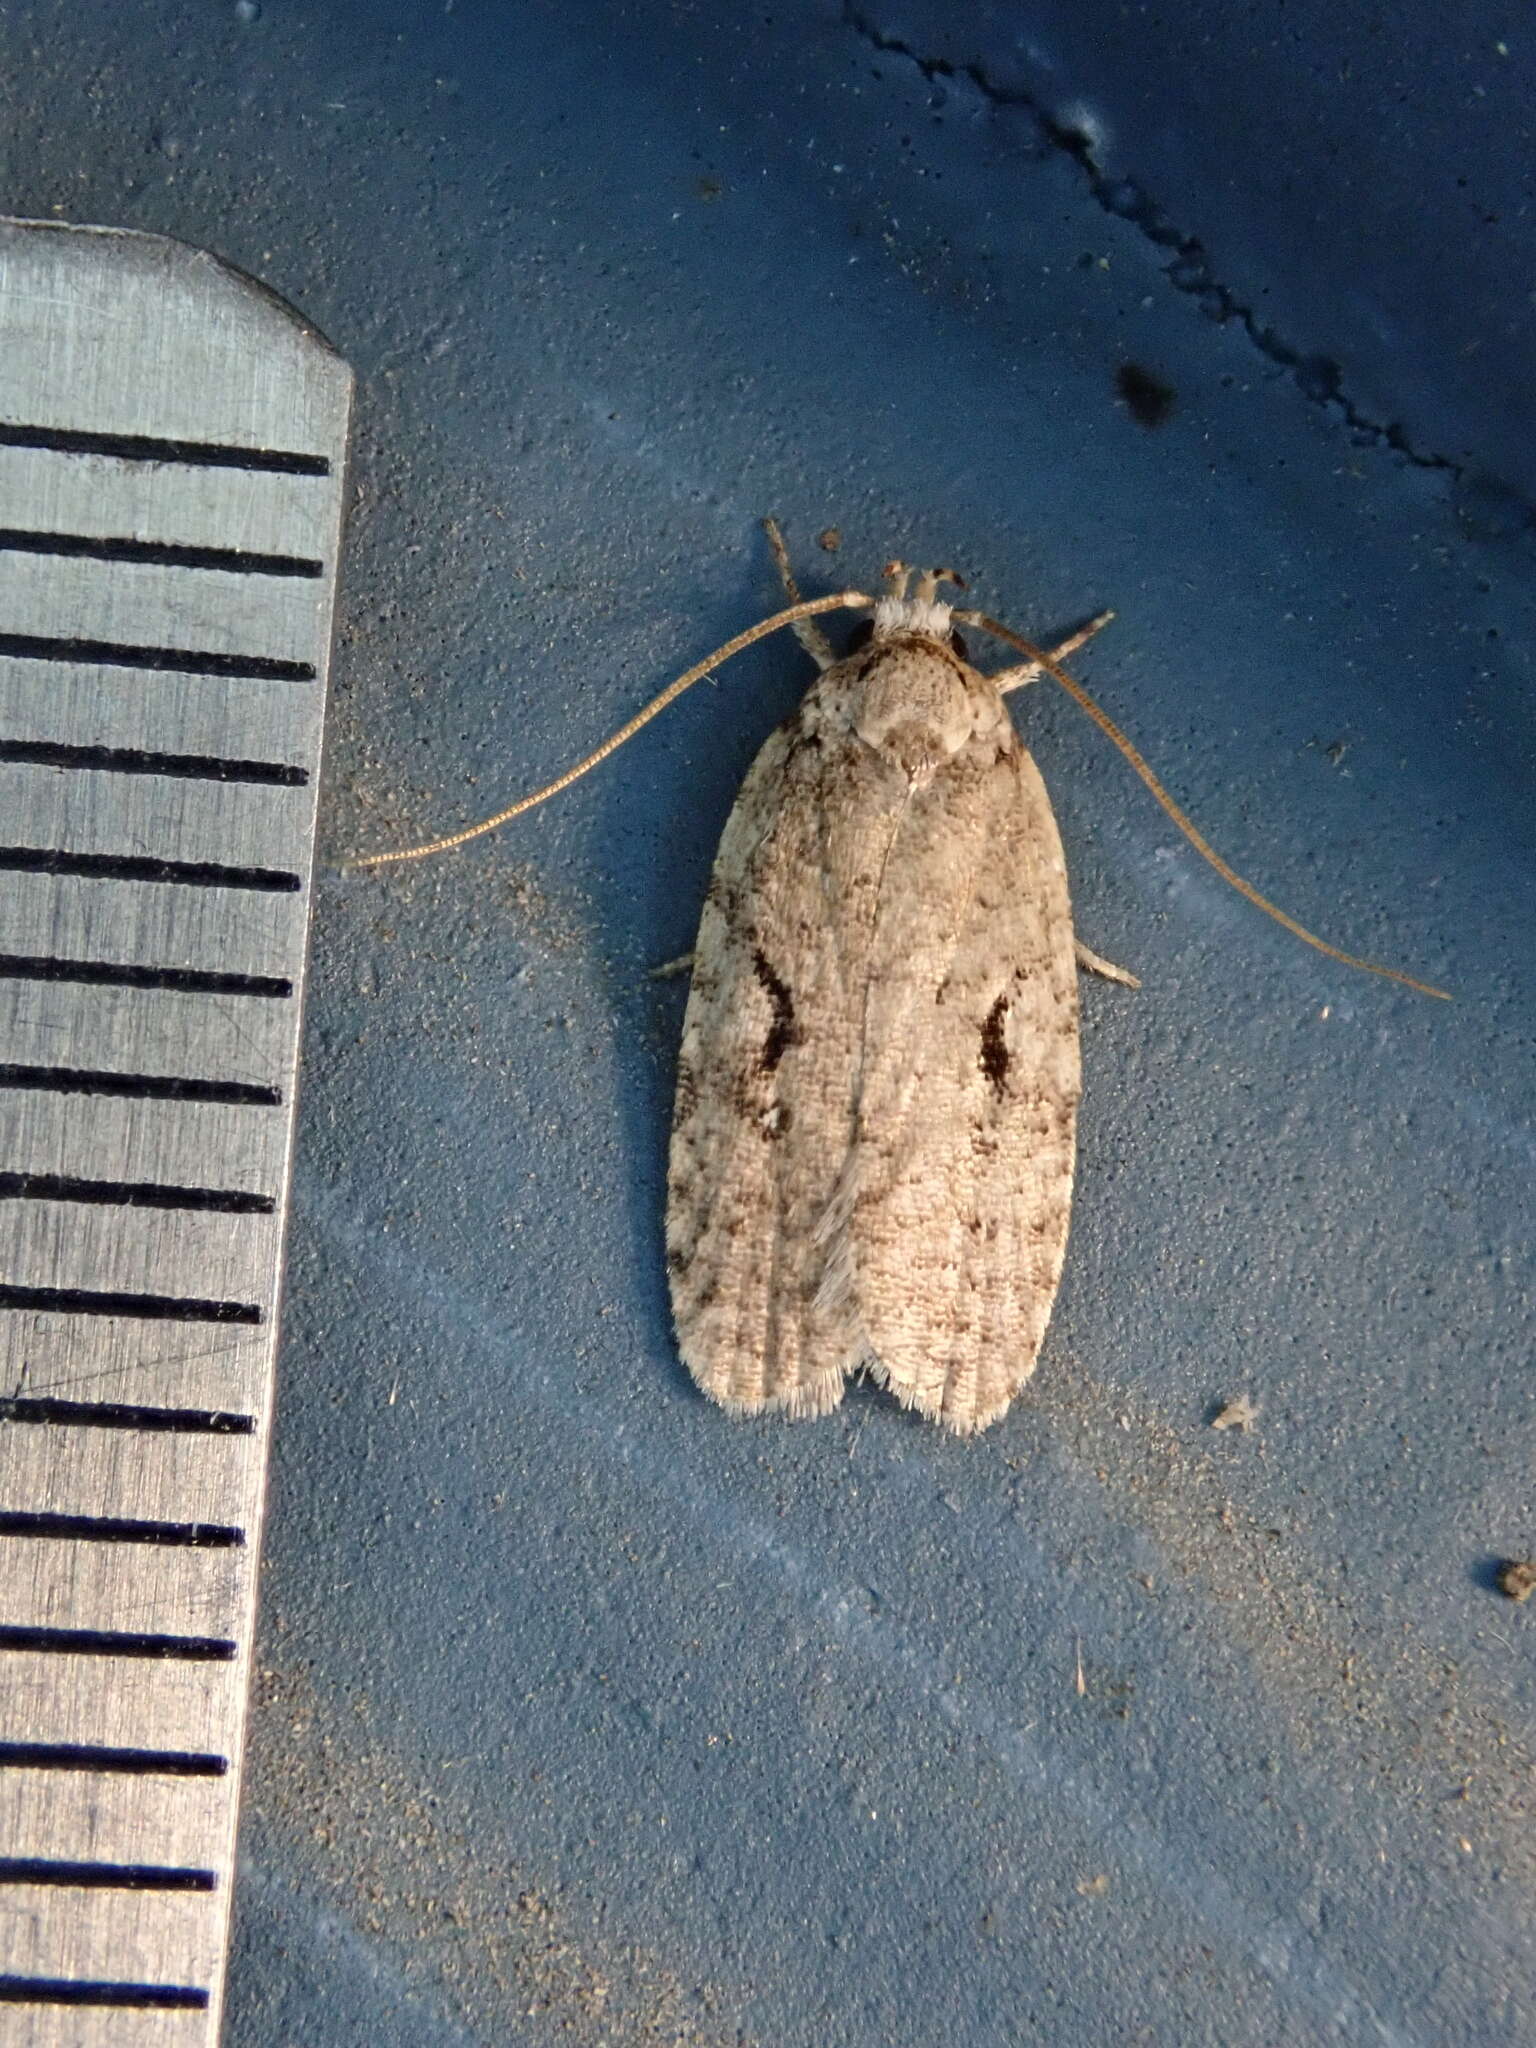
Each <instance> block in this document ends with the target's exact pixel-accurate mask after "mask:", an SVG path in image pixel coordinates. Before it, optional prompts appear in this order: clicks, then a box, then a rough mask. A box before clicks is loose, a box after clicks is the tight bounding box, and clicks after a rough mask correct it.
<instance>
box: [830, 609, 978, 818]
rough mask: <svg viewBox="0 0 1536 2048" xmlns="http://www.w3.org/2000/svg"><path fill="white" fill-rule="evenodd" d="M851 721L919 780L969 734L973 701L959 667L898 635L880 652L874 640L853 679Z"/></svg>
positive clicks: (869, 743) (935, 650)
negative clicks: (897, 639) (855, 684)
mask: <svg viewBox="0 0 1536 2048" xmlns="http://www.w3.org/2000/svg"><path fill="white" fill-rule="evenodd" d="M926 609H929V610H934V611H944V610H945V609H946V607H944V606H943V605H934V606H930V607H926ZM853 726H854V730H855V731H856V732H857V733H858V735H859V738H860V739H861V740H863V741H864V743H865V745H866V746H870V747H873V748H874V749H875V751H876V752H877V753H880V754H884V755H885V757H886V758H887V760H889V761H890V762H891V763H892V764H893V765H894V766H896V767H899V768H900V769H901V771H902V773H903V774H904V775H906V776H907V777H908V779H909V780H910V781H912V782H914V783H918V784H923V783H926V782H927V781H928V780H929V779H930V777H931V776H932V774H933V771H934V770H935V769H936V768H937V767H939V766H940V764H941V763H942V762H944V761H947V760H948V759H949V757H950V755H951V754H955V753H958V752H959V750H960V749H961V748H962V747H963V746H964V745H965V744H966V742H967V741H968V740H969V739H970V737H971V735H972V733H973V732H974V731H975V728H976V706H975V705H974V703H973V702H972V699H971V693H970V691H969V690H968V689H967V687H966V681H965V672H964V670H963V669H961V668H960V667H959V666H958V664H957V663H956V662H955V661H954V660H953V659H952V658H951V657H950V656H948V655H946V654H942V653H940V651H939V649H938V648H937V647H934V648H932V649H931V650H930V649H928V648H926V647H924V646H923V645H922V643H921V642H913V641H911V640H904V641H902V642H901V643H899V644H898V645H897V646H894V647H888V648H886V649H885V650H884V651H883V652H882V651H881V650H880V648H879V646H878V643H877V646H876V650H875V658H874V659H873V660H868V659H867V658H866V663H865V667H864V671H863V674H862V676H861V677H860V680H859V686H858V694H857V696H856V698H855V701H854V705H853Z"/></svg>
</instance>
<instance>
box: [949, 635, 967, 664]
mask: <svg viewBox="0 0 1536 2048" xmlns="http://www.w3.org/2000/svg"><path fill="white" fill-rule="evenodd" d="M949 644H950V646H951V648H953V650H954V652H955V653H956V654H958V655H959V657H960V659H961V660H962V661H969V660H970V658H971V650H970V649H969V647H967V646H966V644H965V641H964V639H963V638H962V636H961V635H960V634H959V633H957V632H955V630H954V628H953V627H951V628H950V634H949Z"/></svg>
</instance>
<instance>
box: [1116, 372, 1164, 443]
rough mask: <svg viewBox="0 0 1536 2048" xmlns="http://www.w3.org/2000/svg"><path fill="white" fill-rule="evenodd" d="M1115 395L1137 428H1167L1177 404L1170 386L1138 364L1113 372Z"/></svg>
mask: <svg viewBox="0 0 1536 2048" xmlns="http://www.w3.org/2000/svg"><path fill="white" fill-rule="evenodd" d="M1115 392H1116V395H1117V396H1118V398H1119V400H1120V403H1121V404H1122V405H1123V406H1124V407H1125V409H1126V411H1127V412H1128V413H1129V414H1130V416H1131V418H1132V419H1133V420H1134V421H1135V422H1136V424H1137V426H1138V427H1148V428H1151V427H1165V426H1167V424H1168V422H1169V420H1171V419H1172V418H1173V413H1174V407H1175V406H1176V405H1177V404H1178V402H1179V394H1178V392H1177V391H1175V390H1174V388H1173V386H1172V385H1171V384H1165V383H1164V382H1163V380H1162V378H1161V377H1155V376H1154V375H1153V374H1152V372H1151V371H1150V370H1144V369H1143V368H1142V366H1141V364H1140V363H1122V364H1121V365H1120V367H1119V369H1118V370H1116V372H1115Z"/></svg>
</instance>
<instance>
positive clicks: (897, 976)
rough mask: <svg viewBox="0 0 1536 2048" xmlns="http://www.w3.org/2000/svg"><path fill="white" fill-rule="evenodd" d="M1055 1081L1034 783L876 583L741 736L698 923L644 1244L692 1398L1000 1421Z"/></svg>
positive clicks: (1030, 1277)
mask: <svg viewBox="0 0 1536 2048" xmlns="http://www.w3.org/2000/svg"><path fill="white" fill-rule="evenodd" d="M1078 1086H1079V1083H1078V1049H1077V989H1076V971H1075V965H1074V959H1073V942H1072V923H1071V912H1070V907H1069V902H1068V896H1067V886H1066V872H1065V865H1064V863H1063V860H1062V854H1061V844H1060V839H1059V837H1058V834H1057V831H1056V826H1055V820H1054V818H1053V817H1052V814H1051V809H1050V804H1049V801H1048V800H1047V798H1046V794H1045V789H1044V786H1043V784H1042V783H1041V780H1040V777H1039V773H1038V771H1037V770H1036V768H1035V766H1034V763H1033V762H1032V761H1031V760H1030V758H1029V756H1028V754H1027V753H1026V752H1025V751H1024V749H1023V747H1022V746H1021V745H1020V743H1019V741H1018V739H1017V737H1016V735H1015V733H1014V731H1013V727H1012V724H1011V722H1010V720H1009V717H1008V713H1007V710H1006V707H1005V706H1004V704H1003V701H1002V698H1001V696H1000V695H999V692H998V690H997V689H996V687H995V686H994V685H993V684H992V683H990V682H989V681H988V680H987V679H986V678H985V677H983V676H982V675H980V674H979V673H978V672H977V671H976V670H975V669H973V668H971V667H970V666H969V665H968V664H967V663H966V662H965V661H964V660H962V659H961V658H960V656H959V655H958V654H957V653H956V652H955V650H954V648H953V647H952V645H951V644H950V636H949V614H948V610H947V607H945V606H942V605H939V604H936V603H934V602H932V601H931V598H928V597H925V596H923V594H922V593H921V591H920V596H919V599H917V600H913V601H911V602H908V601H906V600H904V599H901V600H898V599H893V598H890V597H887V598H885V599H883V600H881V602H880V604H879V606H878V607H877V608H876V620H875V631H874V636H873V638H872V640H871V642H870V644H869V645H868V646H867V647H866V648H864V649H862V650H861V651H860V652H859V653H858V654H856V655H853V656H851V657H850V658H849V659H847V660H845V661H842V662H838V663H835V664H834V665H833V666H832V667H830V668H829V669H827V671H826V672H825V674H824V675H823V676H822V677H821V679H820V681H819V682H817V683H816V684H815V685H814V686H813V688H812V689H811V690H810V692H809V693H808V695H807V696H806V698H805V700H804V701H803V703H802V704H801V706H800V708H799V710H798V711H797V712H796V713H795V714H794V715H793V716H792V717H791V718H790V719H789V720H788V721H787V722H786V724H785V725H784V726H782V727H781V728H780V729H779V731H778V732H777V733H775V734H774V735H773V737H772V738H771V739H770V740H769V741H768V743H767V745H766V746H765V747H764V748H763V750H762V752H761V753H760V754H759V756H758V758H757V761H756V762H755V763H754V765H753V767H752V770H751V772H750V773H749V775H748V777H747V780H746V782H745V784H744V785H743V788H742V791H741V794H740V796H739V797H738V799H737V802H736V805H735V808H734V809H733V811H732V813H731V817H730V820H729V822H728V824H727V826H726V829H725V833H724V836H723V838H722V841H721V847H720V852H719V856H718V858H717V860H716V864H715V870H714V876H713V879H712V881H711V884H710V889H709V897H708V901H707V903H706V906H705V910H704V915H703V920H702V922H701V925H700V930H699V942H698V947H697V950H696V954H695V965H694V983H693V988H692V991H691V993H690V998H689V1004H688V1014H687V1019H686V1022H685V1024H684V1031H683V1048H682V1058H681V1064H680V1070H679V1080H678V1094H677V1110H676V1117H675V1121H674V1128H673V1139H672V1157H671V1170H670V1175H669V1193H668V1218H667V1240H668V1254H669V1266H670V1273H671V1284H672V1298H673V1307H674V1313H675V1317H676V1321H677V1328H678V1336H679V1343H680V1348H681V1350H682V1354H683V1358H684V1361H685V1363H686V1364H687V1365H688V1368H689V1370H690V1371H691V1372H692V1373H693V1375H694V1377H695V1379H696V1380H697V1381H698V1382H699V1384H700V1386H701V1387H702V1388H703V1389H704V1391H705V1392H706V1393H708V1394H709V1395H710V1396H711V1397H712V1398H714V1399H715V1400H717V1401H719V1402H721V1403H722V1404H723V1405H724V1406H726V1407H727V1408H730V1409H732V1410H734V1411H736V1412H739V1413H753V1412H756V1411H758V1410H761V1409H778V1410H782V1411H784V1412H787V1413H789V1414H792V1415H800V1414H822V1413H825V1412H826V1411H827V1410H828V1409H830V1408H832V1407H834V1406H835V1405H836V1403H837V1402H838V1401H839V1400H840V1399H841V1398H842V1393H843V1388H844V1386H845V1384H846V1382H847V1379H848V1376H849V1375H850V1374H851V1373H853V1372H855V1371H857V1370H858V1369H859V1368H861V1367H863V1368H867V1369H868V1370H869V1371H870V1373H871V1375H872V1376H873V1377H875V1378H876V1379H878V1380H879V1381H881V1382H882V1383H884V1384H885V1385H887V1386H889V1387H890V1388H891V1390H892V1392H894V1393H895V1394H896V1395H897V1397H898V1398H899V1399H900V1400H901V1401H903V1402H904V1403H905V1404H907V1405H909V1406H911V1407H915V1408H917V1409H919V1410H920V1411H921V1412H923V1413H924V1414H927V1415H930V1416H933V1417H934V1418H936V1419H938V1420H941V1421H942V1422H944V1423H945V1424H946V1425H948V1426H949V1427H950V1428H952V1429H955V1430H957V1431H962V1432H968V1431H970V1430H974V1429H978V1428H982V1427H984V1426H985V1425H986V1424H987V1423H988V1422H991V1421H993V1420H994V1419H995V1418H996V1417H997V1416H998V1415H1000V1414H1001V1413H1002V1412H1003V1411H1004V1409H1006V1407H1007V1406H1008V1403H1009V1401H1010V1400H1011V1398H1012V1396H1013V1395H1014V1393H1015V1392H1016V1391H1017V1389H1018V1388H1019V1386H1020V1385H1021V1384H1022V1383H1023V1382H1024V1380H1026V1379H1027V1378H1028V1376H1029V1374H1030V1372H1031V1371H1032V1370H1033V1367H1034V1363H1035V1359H1036V1357H1037V1355H1038V1353H1039V1349H1040V1343H1041V1340H1042V1338H1043V1336H1044V1333H1045V1327H1046V1323H1047V1320H1048V1318H1049V1315H1050V1310H1051V1304H1052V1301H1053V1300H1054V1298H1055V1293H1056V1287H1057V1284H1058V1281H1059V1279H1060V1275H1061V1266H1062V1259H1063V1256H1064V1252H1065V1246H1066V1233H1067V1221H1068V1213H1069V1207H1070V1198H1071V1180H1072V1156H1073V1133H1074V1121H1075V1112H1076V1105H1077V1097H1078Z"/></svg>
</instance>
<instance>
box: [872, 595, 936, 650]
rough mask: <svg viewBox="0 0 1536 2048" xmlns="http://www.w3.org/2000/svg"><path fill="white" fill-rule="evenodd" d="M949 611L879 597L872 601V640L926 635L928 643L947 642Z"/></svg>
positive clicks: (914, 599) (918, 601)
mask: <svg viewBox="0 0 1536 2048" xmlns="http://www.w3.org/2000/svg"><path fill="white" fill-rule="evenodd" d="M949 616H950V608H949V606H948V605H947V604H935V603H933V602H932V601H930V600H928V599H925V598H918V597H881V598H877V599H876V600H875V638H876V639H877V640H884V639H886V638H887V637H888V636H889V635H890V634H892V633H926V634H927V636H928V638H929V639H930V640H940V641H947V640H948V638H949Z"/></svg>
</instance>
